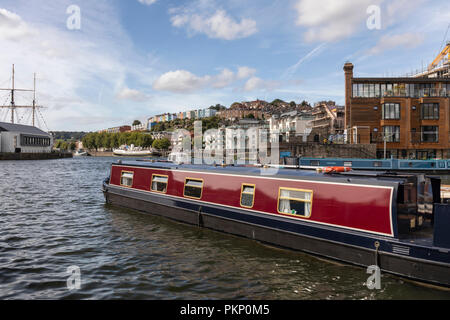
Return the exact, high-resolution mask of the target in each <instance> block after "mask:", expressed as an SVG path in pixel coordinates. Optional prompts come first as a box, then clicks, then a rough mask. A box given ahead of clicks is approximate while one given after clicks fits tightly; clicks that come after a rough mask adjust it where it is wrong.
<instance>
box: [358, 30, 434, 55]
mask: <svg viewBox="0 0 450 320" xmlns="http://www.w3.org/2000/svg"><path fill="white" fill-rule="evenodd" d="M424 39H425V37H424V35H422V34H417V33H403V34H396V35H385V36H383V37H381V39H380V40H379V41H378V43H377V44H376V45H375V46H374V47H372V48H370V49H369V50H368V51H367V53H368V54H370V55H375V54H380V53H382V52H384V51H387V50H391V49H394V48H396V47H407V48H415V47H417V46H419V45H420V44H422V42H423V41H424Z"/></svg>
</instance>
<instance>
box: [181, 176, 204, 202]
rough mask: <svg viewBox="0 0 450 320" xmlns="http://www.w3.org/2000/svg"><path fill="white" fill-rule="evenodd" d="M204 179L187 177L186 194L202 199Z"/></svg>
mask: <svg viewBox="0 0 450 320" xmlns="http://www.w3.org/2000/svg"><path fill="white" fill-rule="evenodd" d="M202 190H203V181H201V180H191V179H186V184H185V186H184V195H185V196H186V197H192V198H197V199H200V198H201V197H202Z"/></svg>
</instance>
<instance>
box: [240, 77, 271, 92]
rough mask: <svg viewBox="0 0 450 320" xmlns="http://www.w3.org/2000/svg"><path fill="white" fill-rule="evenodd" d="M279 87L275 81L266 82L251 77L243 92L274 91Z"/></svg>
mask: <svg viewBox="0 0 450 320" xmlns="http://www.w3.org/2000/svg"><path fill="white" fill-rule="evenodd" d="M278 86H279V83H278V82H276V81H267V80H263V79H261V78H258V77H251V78H250V79H248V80H247V82H246V83H245V85H244V91H256V90H267V91H271V90H274V89H275V88H276V87H278Z"/></svg>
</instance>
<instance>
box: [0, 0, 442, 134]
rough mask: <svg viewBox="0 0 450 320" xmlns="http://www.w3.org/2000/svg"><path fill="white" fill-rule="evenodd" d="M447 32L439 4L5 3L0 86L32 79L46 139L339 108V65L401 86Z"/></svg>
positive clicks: (360, 0) (321, 0)
mask: <svg viewBox="0 0 450 320" xmlns="http://www.w3.org/2000/svg"><path fill="white" fill-rule="evenodd" d="M72 5H75V6H77V7H78V8H79V9H80V15H79V17H80V22H81V25H80V28H79V29H75V30H73V29H70V28H68V27H67V20H68V19H70V18H72V17H73V11H70V12H69V13H68V12H67V9H68V8H69V7H70V6H72ZM374 6H375V7H374ZM373 8H375V9H377V8H378V9H379V11H378V12H379V15H378V14H377V11H376V10H375V11H373V10H374V9H373ZM378 18H379V19H378ZM373 19H375V20H373ZM70 21H73V20H70ZM368 21H369V26H370V25H371V24H370V23H372V27H370V28H369V27H368ZM374 22H379V24H378V25H376V24H375V25H374V24H373V23H374ZM449 23H450V4H449V2H448V1H437V0H429V1H426V0H409V1H406V0H390V1H389V0H341V1H335V0H270V1H269V0H247V1H238V0H222V1H219V0H194V1H175V0H172V1H168V0H109V1H108V0H96V1H88V0H77V1H75V0H68V1H66V0H61V1H47V0H35V1H24V0H1V2H0V44H1V47H2V50H0V62H1V63H0V87H5V86H7V85H8V81H9V78H10V72H11V71H10V69H11V64H13V63H14V64H15V65H16V74H17V86H19V87H31V86H32V74H33V72H36V73H37V77H38V88H37V89H38V103H39V104H40V105H43V106H45V107H46V108H45V109H42V111H41V113H42V115H43V117H44V119H45V124H44V123H43V122H42V123H41V126H42V127H43V128H44V129H47V128H48V129H49V130H75V131H81V130H98V129H102V128H107V127H112V126H117V125H122V124H128V123H130V122H131V121H133V120H134V119H140V120H144V119H146V118H147V117H149V116H152V115H155V114H158V113H163V112H169V111H170V112H178V111H186V110H190V109H194V108H205V107H209V106H210V105H215V104H217V103H220V104H223V105H225V106H229V105H230V104H231V103H233V102H236V101H248V100H253V99H257V98H259V99H264V100H267V101H272V100H273V99H275V98H280V99H283V100H286V101H291V100H294V101H297V102H301V101H302V100H307V101H309V102H310V103H314V102H317V101H320V100H330V99H331V100H335V101H337V102H338V103H340V104H343V103H344V74H343V71H342V67H343V65H344V63H345V62H346V61H350V62H352V63H353V64H354V65H355V70H354V72H355V75H356V76H361V77H364V76H387V75H389V76H402V75H404V74H406V73H409V72H411V71H412V70H413V69H418V68H422V65H425V66H426V65H427V64H428V63H430V62H431V61H432V60H433V59H434V57H435V56H436V55H437V54H438V52H439V49H440V47H441V45H442V42H443V40H444V35H445V32H446V30H447V27H448V25H449ZM373 26H375V27H373ZM7 99H8V97H7V93H5V92H0V104H3V103H4V102H5V101H7ZM17 99H18V103H27V102H30V101H31V100H30V99H31V97H30V95H29V94H26V93H24V94H21V95H20V96H19V97H18V98H17ZM5 112H6V111H2V112H0V121H3V120H4V119H6V117H7V116H6V113H5ZM19 112H20V111H19ZM19 118H21V119H22V121H23V122H26V120H27V115H26V114H19Z"/></svg>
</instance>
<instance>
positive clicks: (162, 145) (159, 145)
mask: <svg viewBox="0 0 450 320" xmlns="http://www.w3.org/2000/svg"><path fill="white" fill-rule="evenodd" d="M152 147H153V148H155V149H158V150H167V149H169V147H170V140H169V139H167V138H162V139H156V140H155V141H153V144H152Z"/></svg>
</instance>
